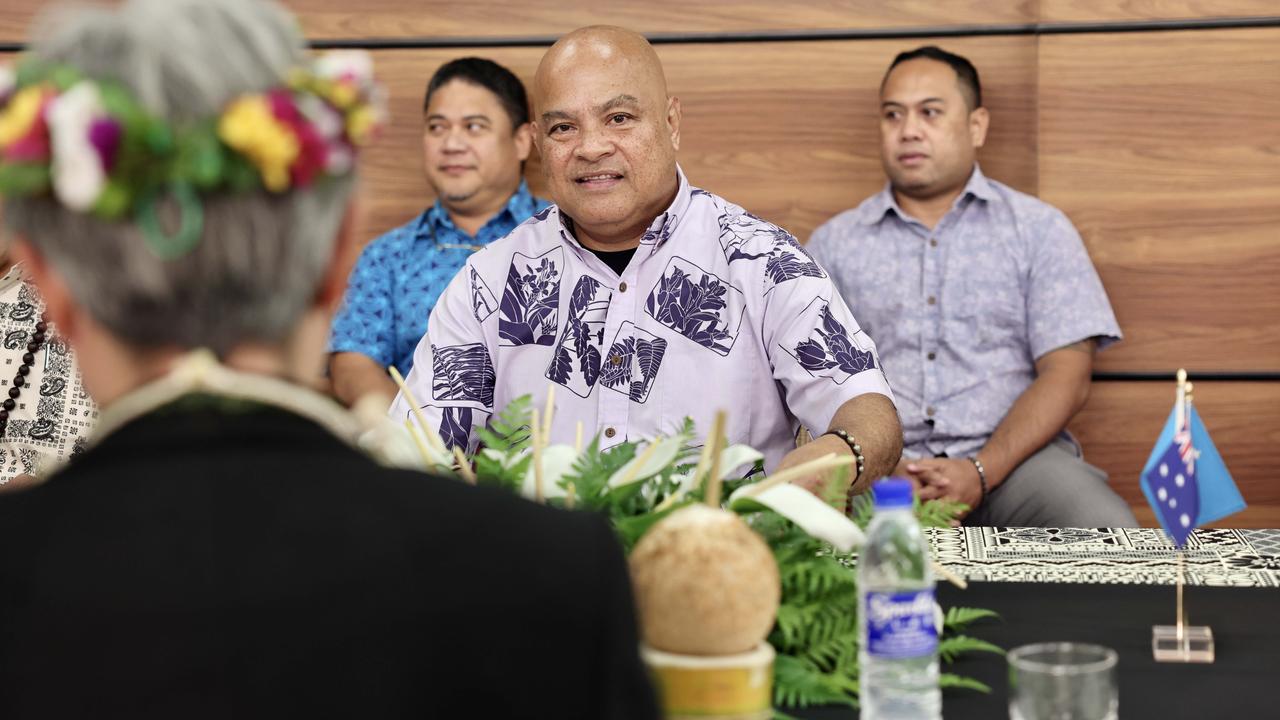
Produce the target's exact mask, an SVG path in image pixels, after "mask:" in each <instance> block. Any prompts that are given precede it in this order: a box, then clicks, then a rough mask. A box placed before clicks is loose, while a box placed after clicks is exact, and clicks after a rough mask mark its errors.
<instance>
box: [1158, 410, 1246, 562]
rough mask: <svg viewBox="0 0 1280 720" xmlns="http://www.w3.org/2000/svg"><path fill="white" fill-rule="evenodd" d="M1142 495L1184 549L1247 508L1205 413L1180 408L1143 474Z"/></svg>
mask: <svg viewBox="0 0 1280 720" xmlns="http://www.w3.org/2000/svg"><path fill="white" fill-rule="evenodd" d="M1142 492H1143V493H1144V494H1145V495H1146V496H1147V502H1148V503H1150V504H1151V507H1152V508H1153V509H1155V511H1156V517H1157V518H1158V519H1159V520H1160V525H1161V527H1163V528H1164V531H1165V532H1166V533H1168V534H1169V537H1171V538H1173V541H1174V543H1175V544H1177V546H1178V547H1182V546H1183V545H1185V544H1186V542H1187V538H1189V537H1190V536H1191V531H1192V530H1195V529H1196V528H1197V527H1199V526H1200V525H1204V524H1206V523H1211V522H1213V521H1215V520H1220V519H1222V518H1224V517H1226V516H1228V515H1230V514H1232V513H1235V512H1239V511H1241V510H1243V509H1244V508H1245V502H1244V498H1242V497H1241V496H1240V491H1239V490H1238V489H1237V488H1236V484H1235V481H1234V480H1232V479H1231V473H1229V472H1227V465H1226V463H1224V462H1223V461H1222V456H1221V455H1219V454H1218V449H1217V448H1216V447H1214V445H1213V440H1211V439H1210V438H1209V431H1208V429H1206V428H1205V426H1204V423H1203V422H1201V420H1200V415H1199V413H1197V412H1196V409H1195V407H1194V406H1192V405H1191V404H1189V403H1186V404H1184V403H1181V402H1180V403H1177V404H1176V405H1175V406H1174V408H1173V412H1171V413H1169V419H1168V421H1167V422H1165V426H1164V431H1163V432H1161V433H1160V438H1159V439H1158V440H1156V446H1155V448H1154V449H1153V450H1152V451H1151V457H1150V458H1148V459H1147V464H1146V467H1144V468H1143V469H1142Z"/></svg>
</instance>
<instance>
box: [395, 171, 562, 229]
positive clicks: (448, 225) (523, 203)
mask: <svg viewBox="0 0 1280 720" xmlns="http://www.w3.org/2000/svg"><path fill="white" fill-rule="evenodd" d="M537 210H538V206H537V203H536V202H535V201H534V199H533V195H532V194H531V193H530V192H529V184H528V183H526V182H525V181H524V180H521V181H520V187H518V188H516V191H515V192H514V193H512V195H511V197H510V198H508V199H507V204H506V205H505V206H504V207H503V208H502V209H501V210H499V211H498V214H497V215H494V216H493V217H491V218H489V222H487V223H485V224H484V227H488V226H490V225H492V224H494V223H506V224H508V225H511V226H515V225H517V224H519V222H520V221H522V220H524V219H525V218H527V217H529V216H530V215H533V214H534V213H535V212H537ZM432 230H434V231H435V232H436V233H438V234H439V235H440V236H441V237H447V236H450V235H455V234H456V235H461V236H462V237H465V238H467V239H469V240H472V241H475V239H476V238H473V237H471V236H470V235H467V234H466V233H465V232H463V231H462V230H461V229H460V228H459V227H458V226H457V225H454V224H453V218H451V217H449V211H448V210H445V209H444V205H442V204H441V203H440V201H439V200H436V201H435V204H433V205H432V206H431V207H429V208H427V209H426V211H425V212H423V213H422V215H420V216H419V217H418V225H417V233H416V235H417V237H418V238H424V237H425V238H429V237H431V231H432ZM483 232H484V229H483V228H481V232H479V233H476V235H477V236H479V235H482V234H483ZM503 234H504V235H505V234H506V233H503Z"/></svg>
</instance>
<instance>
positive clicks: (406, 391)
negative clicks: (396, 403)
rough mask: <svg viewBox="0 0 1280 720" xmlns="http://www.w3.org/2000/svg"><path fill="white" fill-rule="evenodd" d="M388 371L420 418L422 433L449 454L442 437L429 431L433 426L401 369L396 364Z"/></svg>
mask: <svg viewBox="0 0 1280 720" xmlns="http://www.w3.org/2000/svg"><path fill="white" fill-rule="evenodd" d="M387 372H388V373H390V374H391V379H392V380H394V381H395V383H396V386H397V387H399V388H400V392H402V393H404V399H405V400H408V401H409V409H410V410H412V411H413V416H414V417H415V418H417V419H418V424H419V425H421V426H422V434H423V435H425V436H426V437H427V441H428V442H430V443H431V444H432V445H435V446H436V450H439V451H440V452H441V453H446V454H447V453H448V452H449V451H448V449H447V448H445V446H444V443H443V442H441V441H440V438H438V437H434V436H433V435H432V434H431V433H430V432H427V429H428V428H430V427H431V426H430V425H428V424H427V418H426V417H425V416H424V415H423V414H422V410H421V408H419V406H418V399H417V398H415V397H414V396H413V391H411V390H410V389H409V386H408V385H407V384H405V381H404V376H402V375H401V374H400V371H399V370H397V369H396V368H395V366H394V365H392V366H391V367H389V368H387Z"/></svg>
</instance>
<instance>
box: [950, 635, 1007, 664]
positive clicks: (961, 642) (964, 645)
mask: <svg viewBox="0 0 1280 720" xmlns="http://www.w3.org/2000/svg"><path fill="white" fill-rule="evenodd" d="M970 652H989V653H995V654H997V655H1004V649H1003V648H1001V647H999V646H996V645H992V644H991V643H989V642H987V641H986V640H979V639H978V638H974V637H969V636H968V635H953V636H952V637H949V638H943V639H942V640H941V641H939V642H938V657H940V658H942V661H943V662H948V663H949V662H954V661H955V659H956V658H957V657H959V656H960V655H961V654H962V653H970Z"/></svg>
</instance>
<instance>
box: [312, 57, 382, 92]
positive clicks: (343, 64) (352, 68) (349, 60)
mask: <svg viewBox="0 0 1280 720" xmlns="http://www.w3.org/2000/svg"><path fill="white" fill-rule="evenodd" d="M315 72H316V75H318V76H319V77H322V78H328V79H330V80H342V79H344V78H351V79H352V80H355V81H356V84H357V85H360V86H362V87H363V86H365V85H368V84H369V83H372V82H373V57H372V56H371V55H369V53H367V52H365V51H364V50H335V51H333V52H327V53H325V54H323V55H321V56H320V57H319V59H317V60H316V65H315Z"/></svg>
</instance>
